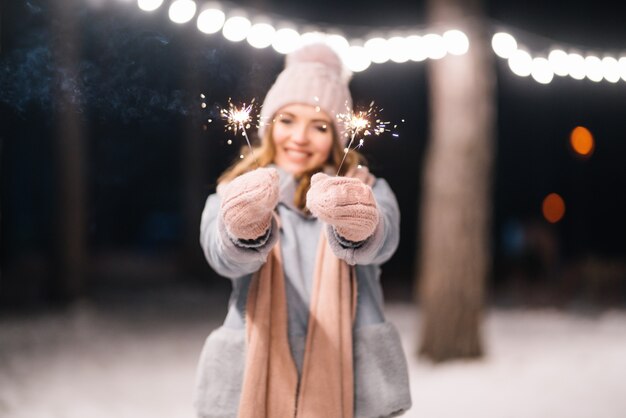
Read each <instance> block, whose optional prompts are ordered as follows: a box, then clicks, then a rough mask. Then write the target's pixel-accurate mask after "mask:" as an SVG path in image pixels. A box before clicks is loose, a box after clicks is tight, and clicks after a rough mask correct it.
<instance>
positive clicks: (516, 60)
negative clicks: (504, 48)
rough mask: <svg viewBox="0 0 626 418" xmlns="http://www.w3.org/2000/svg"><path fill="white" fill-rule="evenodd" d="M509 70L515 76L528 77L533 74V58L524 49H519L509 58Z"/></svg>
mask: <svg viewBox="0 0 626 418" xmlns="http://www.w3.org/2000/svg"><path fill="white" fill-rule="evenodd" d="M508 62H509V68H511V71H513V74H515V75H518V76H520V77H528V76H529V75H530V73H531V72H532V67H533V58H532V57H531V56H530V54H529V53H528V52H526V51H524V50H523V49H518V50H517V51H515V52H514V53H513V54H511V56H510V57H509V61H508Z"/></svg>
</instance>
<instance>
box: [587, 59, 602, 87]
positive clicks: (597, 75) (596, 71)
mask: <svg viewBox="0 0 626 418" xmlns="http://www.w3.org/2000/svg"><path fill="white" fill-rule="evenodd" d="M585 76H586V77H587V78H588V79H589V80H591V81H594V82H596V83H597V82H599V81H602V77H603V74H602V61H601V60H600V58H598V57H595V56H593V55H589V56H587V57H585Z"/></svg>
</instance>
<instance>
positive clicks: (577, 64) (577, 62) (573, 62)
mask: <svg viewBox="0 0 626 418" xmlns="http://www.w3.org/2000/svg"><path fill="white" fill-rule="evenodd" d="M567 61H568V64H567V65H568V68H569V71H568V72H569V76H570V77H572V78H573V79H574V80H582V79H583V78H585V74H586V72H585V59H584V58H583V56H582V55H580V54H576V53H571V54H569V55H568V56H567Z"/></svg>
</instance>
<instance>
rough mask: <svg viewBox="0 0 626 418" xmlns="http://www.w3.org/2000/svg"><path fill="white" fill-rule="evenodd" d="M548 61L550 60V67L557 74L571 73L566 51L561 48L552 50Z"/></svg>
mask: <svg viewBox="0 0 626 418" xmlns="http://www.w3.org/2000/svg"><path fill="white" fill-rule="evenodd" d="M548 62H550V68H551V69H552V72H553V73H554V74H555V75H558V76H560V77H565V76H566V75H568V74H569V65H568V63H569V61H568V58H567V53H566V52H565V51H562V50H560V49H554V50H552V51H550V54H549V55H548Z"/></svg>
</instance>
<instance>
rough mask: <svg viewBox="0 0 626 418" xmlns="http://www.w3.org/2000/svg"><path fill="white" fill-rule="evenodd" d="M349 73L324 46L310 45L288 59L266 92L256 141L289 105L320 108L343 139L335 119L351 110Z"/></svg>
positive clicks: (342, 131)
mask: <svg viewBox="0 0 626 418" xmlns="http://www.w3.org/2000/svg"><path fill="white" fill-rule="evenodd" d="M351 76H352V73H351V72H350V71H349V70H348V69H347V68H345V67H344V65H343V63H342V61H341V58H339V56H338V55H337V54H336V53H335V52H334V51H333V50H332V48H330V47H329V46H328V45H326V44H322V43H319V44H310V45H306V46H303V47H302V48H300V49H297V50H295V51H294V52H292V53H290V54H288V55H287V59H286V63H285V69H284V70H283V71H282V72H281V73H280V74H279V75H278V78H277V79H276V82H275V83H274V85H273V86H272V87H271V88H270V90H269V91H268V92H267V96H266V97H265V101H264V102H263V107H262V108H261V123H260V126H259V137H260V138H263V135H264V134H265V129H266V127H267V126H269V125H271V122H272V119H273V118H274V116H275V114H276V112H277V111H278V110H279V109H280V108H282V107H283V106H286V105H289V104H308V105H311V106H319V107H320V109H321V110H323V111H324V112H326V113H327V114H328V116H330V118H331V119H332V120H333V123H334V125H335V129H336V131H337V133H338V134H339V138H341V139H344V142H345V137H344V131H345V129H344V127H343V126H342V123H341V122H340V121H339V120H338V119H337V118H336V115H337V114H338V113H346V111H348V110H352V97H351V96H350V90H349V89H348V83H349V81H350V78H351Z"/></svg>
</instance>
